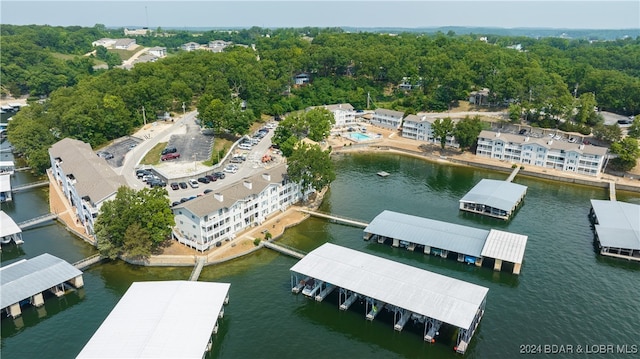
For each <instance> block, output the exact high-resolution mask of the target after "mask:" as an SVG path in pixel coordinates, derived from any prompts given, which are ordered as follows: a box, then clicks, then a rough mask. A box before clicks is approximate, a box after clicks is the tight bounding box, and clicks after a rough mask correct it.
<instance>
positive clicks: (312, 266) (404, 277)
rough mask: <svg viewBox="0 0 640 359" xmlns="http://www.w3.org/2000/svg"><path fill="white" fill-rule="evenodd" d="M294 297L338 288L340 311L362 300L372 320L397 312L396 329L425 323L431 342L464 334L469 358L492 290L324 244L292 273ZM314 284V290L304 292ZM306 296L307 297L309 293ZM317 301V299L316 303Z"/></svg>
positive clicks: (462, 340)
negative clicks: (441, 332)
mask: <svg viewBox="0 0 640 359" xmlns="http://www.w3.org/2000/svg"><path fill="white" fill-rule="evenodd" d="M291 272H292V273H291V280H292V291H293V292H294V293H297V292H299V290H300V286H301V284H302V286H303V287H304V290H308V293H309V294H310V296H312V297H313V296H314V294H316V293H319V292H321V291H322V290H323V288H324V289H326V288H332V287H333V288H339V290H340V295H339V298H340V299H339V306H340V309H343V310H344V309H347V308H348V307H349V306H350V305H351V304H352V303H353V302H354V301H355V300H356V299H357V298H362V299H363V300H365V301H366V311H367V313H366V317H367V319H369V320H373V319H374V318H375V316H376V314H377V313H379V312H380V311H381V310H382V309H383V308H386V309H387V310H389V311H392V312H394V328H395V329H396V330H402V327H403V326H404V324H405V323H406V322H407V321H408V320H410V319H411V320H414V321H416V322H419V323H424V325H425V327H424V328H425V330H424V331H425V333H424V338H425V340H427V341H432V340H433V338H434V337H435V335H436V333H437V331H438V329H439V327H440V325H441V324H442V323H447V324H449V325H452V326H455V327H458V328H460V329H459V333H458V345H457V347H456V348H457V349H456V350H458V351H460V352H464V350H465V349H466V345H467V344H468V343H469V341H470V340H471V337H472V336H473V334H474V332H475V329H476V327H477V325H478V323H479V322H480V319H481V318H482V315H483V314H484V307H485V302H486V297H487V292H488V291H489V289H488V288H485V287H481V286H478V285H475V284H471V283H467V282H463V281H461V280H458V279H453V278H449V277H446V276H443V275H440V274H435V273H432V272H429V271H426V270H422V269H419V268H415V267H411V266H408V265H406V264H401V263H397V262H394V261H391V260H388V259H384V258H380V257H376V256H373V255H370V254H366V253H362V252H358V251H355V250H353V249H348V248H344V247H340V246H337V245H334V244H330V243H325V244H323V245H322V246H320V247H319V248H317V249H315V250H314V251H312V252H310V253H309V254H307V255H306V256H305V257H304V258H303V259H301V260H300V261H299V262H298V263H296V264H295V265H294V266H293V267H291ZM309 282H312V287H311V288H308V287H306V286H305V284H306V283H309ZM304 290H303V293H305V291H304ZM315 298H316V300H318V297H317V296H316V297H315Z"/></svg>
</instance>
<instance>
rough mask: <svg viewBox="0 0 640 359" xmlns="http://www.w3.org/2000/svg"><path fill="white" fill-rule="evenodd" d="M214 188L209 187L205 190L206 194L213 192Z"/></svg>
mask: <svg viewBox="0 0 640 359" xmlns="http://www.w3.org/2000/svg"><path fill="white" fill-rule="evenodd" d="M211 192H213V190H212V189H211V188H207V189H205V190H204V194H207V193H211Z"/></svg>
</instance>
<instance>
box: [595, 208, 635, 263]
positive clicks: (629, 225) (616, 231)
mask: <svg viewBox="0 0 640 359" xmlns="http://www.w3.org/2000/svg"><path fill="white" fill-rule="evenodd" d="M589 217H590V219H591V221H592V222H593V224H594V226H593V228H594V232H595V240H596V243H597V244H598V248H599V249H600V254H601V255H603V256H609V257H616V258H623V259H628V260H632V261H640V205H637V204H632V203H626V202H618V201H615V200H612V201H604V200H596V199H592V200H591V211H590V213H589Z"/></svg>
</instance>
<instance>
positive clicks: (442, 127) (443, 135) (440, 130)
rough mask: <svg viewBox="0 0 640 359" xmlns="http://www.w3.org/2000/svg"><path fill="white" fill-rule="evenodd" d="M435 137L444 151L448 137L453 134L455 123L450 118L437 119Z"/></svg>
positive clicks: (434, 128)
mask: <svg viewBox="0 0 640 359" xmlns="http://www.w3.org/2000/svg"><path fill="white" fill-rule="evenodd" d="M432 126H433V137H435V138H437V139H438V140H439V141H440V147H441V148H442V149H443V150H444V146H445V145H446V144H447V136H451V135H452V134H453V129H454V125H453V121H452V120H451V118H450V117H447V118H445V119H441V118H440V119H437V120H436V121H434V122H433V125H432Z"/></svg>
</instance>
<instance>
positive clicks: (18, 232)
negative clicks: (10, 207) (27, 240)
mask: <svg viewBox="0 0 640 359" xmlns="http://www.w3.org/2000/svg"><path fill="white" fill-rule="evenodd" d="M0 224H2V225H1V226H0V242H1V243H2V244H8V243H11V242H12V241H13V242H14V243H15V244H22V243H24V241H23V240H22V228H20V226H19V225H18V224H17V223H16V222H14V221H13V219H12V218H11V217H10V216H9V215H8V214H6V213H5V212H4V211H0Z"/></svg>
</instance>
